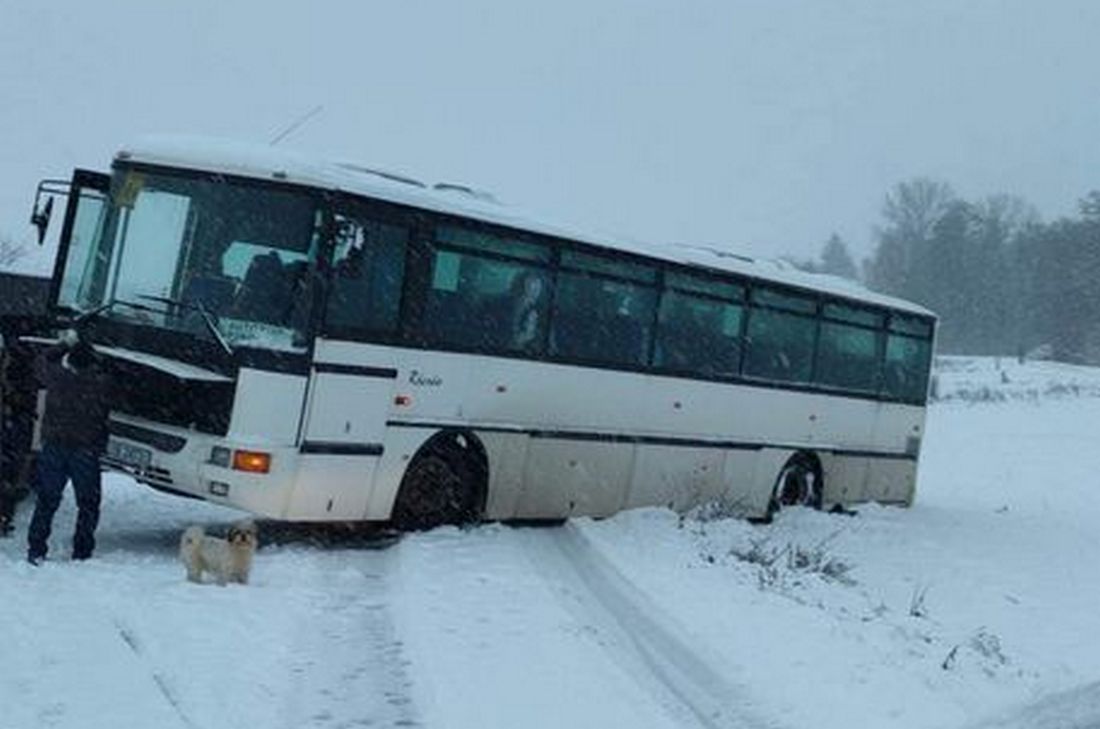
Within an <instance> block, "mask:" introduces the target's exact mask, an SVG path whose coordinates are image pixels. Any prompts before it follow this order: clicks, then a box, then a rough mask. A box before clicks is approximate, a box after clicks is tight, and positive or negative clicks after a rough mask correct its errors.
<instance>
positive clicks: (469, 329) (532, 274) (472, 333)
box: [423, 250, 550, 354]
mask: <svg viewBox="0 0 1100 729" xmlns="http://www.w3.org/2000/svg"><path fill="white" fill-rule="evenodd" d="M549 290H550V275H549V273H548V272H547V271H545V270H544V269H542V268H540V267H535V266H530V265H527V264H526V263H521V262H519V261H506V260H501V259H497V258H483V257H481V256H477V255H473V254H469V253H458V252H455V251H449V250H437V251H436V252H435V257H434V261H433V265H432V277H431V283H430V287H429V290H428V298H427V301H426V306H425V311H424V323H423V326H424V334H425V337H426V339H427V340H428V341H429V342H437V343H444V344H452V345H458V346H463V347H471V348H475V349H482V350H488V351H503V352H524V353H527V354H534V353H537V352H538V351H540V349H541V347H542V339H543V331H544V330H545V326H546V309H547V304H548V300H549V296H548V293H549Z"/></svg>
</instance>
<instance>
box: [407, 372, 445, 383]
mask: <svg viewBox="0 0 1100 729" xmlns="http://www.w3.org/2000/svg"><path fill="white" fill-rule="evenodd" d="M409 384H410V385H415V386H416V387H439V386H440V385H442V384H443V378H442V377H440V376H439V375H424V374H421V373H420V370H412V371H411V372H409Z"/></svg>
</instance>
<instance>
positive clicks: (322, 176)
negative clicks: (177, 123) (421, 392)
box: [116, 135, 934, 317]
mask: <svg viewBox="0 0 1100 729" xmlns="http://www.w3.org/2000/svg"><path fill="white" fill-rule="evenodd" d="M116 159H118V160H120V161H125V162H135V163H144V164H152V165H162V166H166V167H179V168H185V169H192V170H203V171H210V172H220V173H223V174H227V175H237V176H241V177H251V178H255V179H261V180H275V181H279V182H288V183H293V184H299V185H304V186H308V187H314V188H321V189H326V190H335V191H341V192H347V193H351V194H356V195H363V196H367V197H372V198H378V199H381V200H386V201H389V202H393V203H397V204H401V205H408V206H412V207H417V208H424V209H428V210H433V211H436V212H442V213H449V214H452V215H459V216H462V217H466V218H472V219H475V220H480V221H484V222H487V223H495V224H498V225H504V226H508V227H511V228H516V229H519V230H526V231H531V232H534V233H541V234H544V235H550V236H554V237H558V238H566V239H570V240H576V241H580V242H582V243H589V244H592V245H596V246H601V247H604V248H610V249H613V250H618V251H625V252H629V253H636V254H640V255H645V256H650V257H653V258H659V259H662V260H665V261H671V262H674V263H682V264H687V265H693V266H702V267H705V268H709V269H713V270H719V271H726V272H730V273H734V274H740V275H742V276H748V277H751V278H757V279H764V280H768V281H774V282H776V283H784V284H788V285H791V286H796V287H799V288H805V289H813V290H816V291H820V292H823V293H826V294H831V295H834V296H837V297H841V298H845V299H854V300H858V301H863V302H866V303H869V304H877V305H879V306H885V307H888V308H891V309H897V310H901V311H905V312H910V313H913V314H919V315H921V316H929V317H932V316H934V314H933V313H932V312H930V311H929V310H928V309H925V308H924V307H922V306H919V305H917V304H914V303H912V302H909V301H905V300H903V299H898V298H894V297H892V296H885V295H883V294H878V293H875V292H873V291H869V290H868V289H866V288H864V287H863V286H861V285H860V284H858V283H856V282H853V281H848V280H846V279H842V278H839V277H836V276H828V275H823V274H816V273H808V272H805V271H800V270H798V269H796V268H794V267H792V266H790V265H789V264H786V263H783V262H780V261H774V260H766V259H765V260H760V259H754V258H752V257H751V256H745V255H741V254H738V253H735V252H734V251H731V250H726V249H722V248H719V247H717V246H708V245H670V244H654V243H647V242H641V241H634V240H628V239H626V238H623V237H622V236H604V235H597V234H594V233H591V232H583V231H580V230H577V229H575V228H572V227H570V226H567V225H559V224H555V223H551V222H549V221H548V220H547V218H546V217H544V216H535V215H530V214H525V213H524V212H523V211H521V210H519V209H517V208H513V207H510V206H505V205H502V204H500V203H499V202H497V201H496V200H495V199H494V198H493V197H492V195H490V194H488V193H485V192H482V191H479V190H477V189H474V188H471V187H469V186H466V185H462V184H455V183H434V184H429V183H424V182H421V181H419V180H415V179H413V178H411V177H408V176H406V175H403V174H399V173H394V172H390V171H386V170H380V169H376V168H370V167H366V166H362V165H358V164H353V163H343V162H332V161H326V160H322V159H317V158H315V157H311V156H308V155H305V154H302V153H299V152H293V151H290V150H286V149H282V148H279V147H272V146H265V145H261V144H251V143H242V142H237V141H230V140H224V139H216V138H208V137H197V136H183V135H150V136H145V137H141V138H139V139H137V140H135V142H134V143H133V144H131V145H129V146H127V147H125V148H124V149H122V150H121V151H120V152H119V153H118V155H117V156H116Z"/></svg>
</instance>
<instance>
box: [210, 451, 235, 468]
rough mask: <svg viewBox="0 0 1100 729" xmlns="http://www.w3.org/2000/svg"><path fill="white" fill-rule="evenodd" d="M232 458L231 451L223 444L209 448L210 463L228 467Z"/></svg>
mask: <svg viewBox="0 0 1100 729" xmlns="http://www.w3.org/2000/svg"><path fill="white" fill-rule="evenodd" d="M232 460H233V451H232V450H230V449H229V448H226V447H225V446H214V447H213V448H211V449H210V463H211V464H212V465H215V466H221V467H222V468H229V463H230V461H232Z"/></svg>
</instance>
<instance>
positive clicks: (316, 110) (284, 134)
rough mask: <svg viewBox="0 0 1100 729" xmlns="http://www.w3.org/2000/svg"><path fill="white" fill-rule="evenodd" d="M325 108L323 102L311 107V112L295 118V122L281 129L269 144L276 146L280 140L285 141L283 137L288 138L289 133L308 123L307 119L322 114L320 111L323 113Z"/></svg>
mask: <svg viewBox="0 0 1100 729" xmlns="http://www.w3.org/2000/svg"><path fill="white" fill-rule="evenodd" d="M324 108H325V107H324V105H323V104H318V105H317V106H315V107H313V108H312V109H310V110H309V112H308V113H306V114H304V115H303V116H301V117H299V118H298V119H297V120H295V121H294V122H292V123H291V124H290V126H288V127H287V128H286V129H284V130H283V131H281V132H279V133H278V134H276V135H275V138H274V139H272V140H271V141H270V142H269V144H270V145H271V146H272V147H274V146H275V145H276V144H278V143H279V142H281V141H283V139H285V138H286V137H287V136H288V135H289V134H290V133H291V132H293V131H294V130H296V129H297V128H298V127H300V126H302V125H303V124H305V123H306V122H307V121H309V120H310V119H312V118H313V117H315V116H317V115H318V114H320V113H321V112H322V111H323V110H324Z"/></svg>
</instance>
